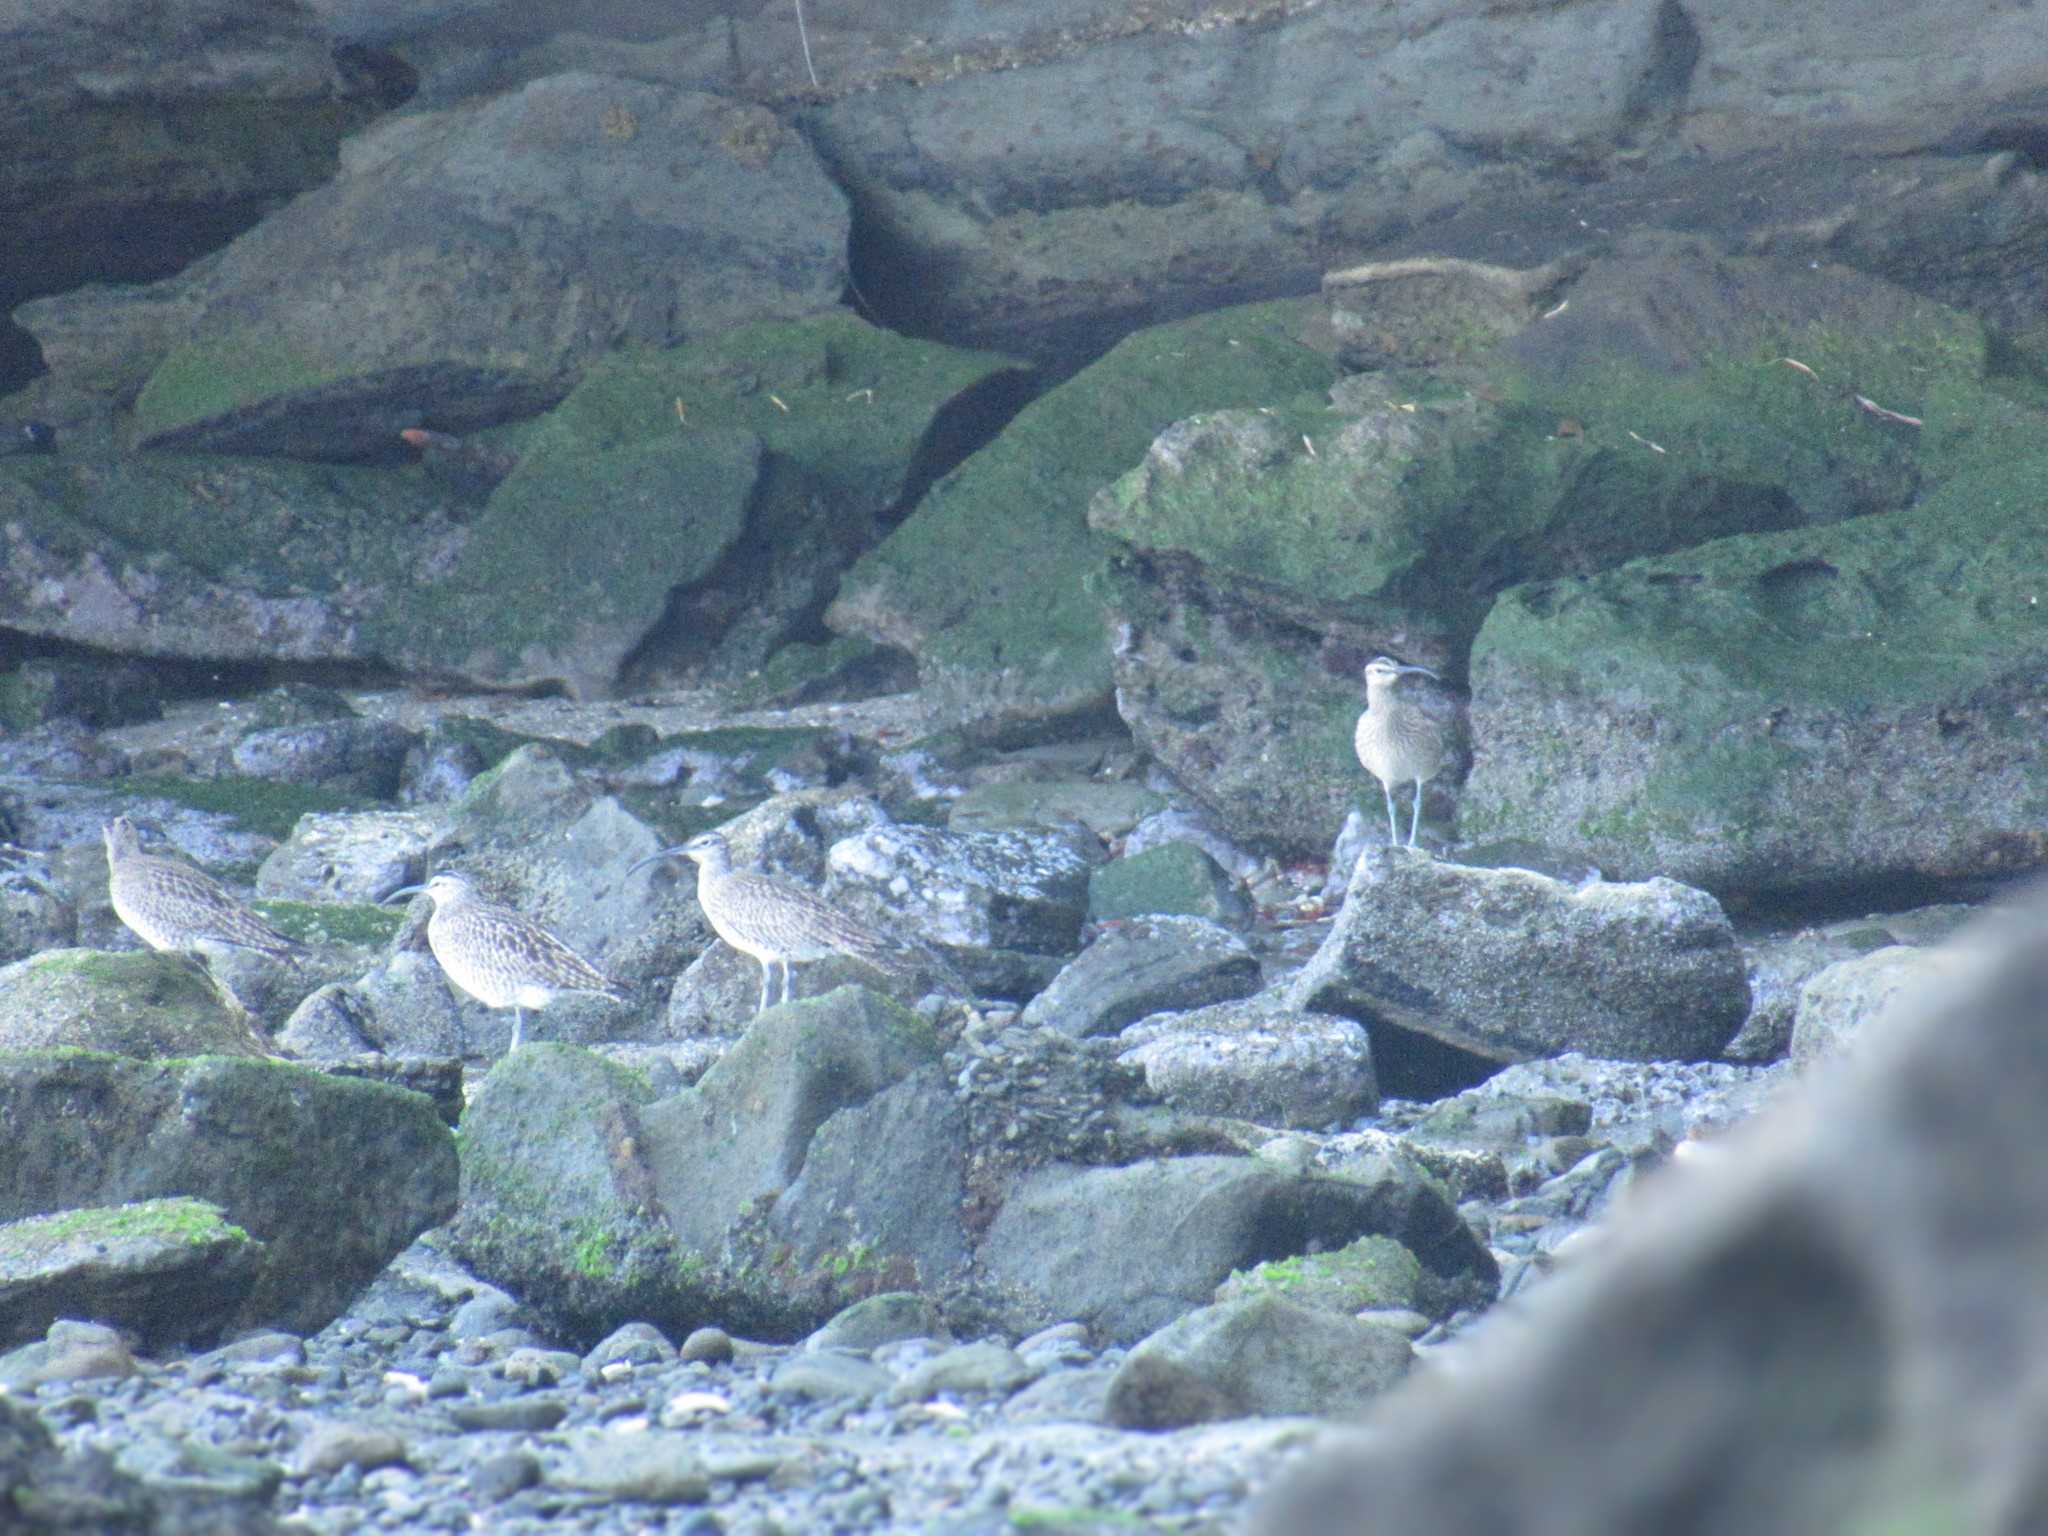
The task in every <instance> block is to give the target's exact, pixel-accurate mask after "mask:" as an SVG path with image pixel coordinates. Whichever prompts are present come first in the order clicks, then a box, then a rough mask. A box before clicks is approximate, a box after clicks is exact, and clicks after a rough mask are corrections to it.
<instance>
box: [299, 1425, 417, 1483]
mask: <svg viewBox="0 0 2048 1536" xmlns="http://www.w3.org/2000/svg"><path fill="white" fill-rule="evenodd" d="M405 1458H406V1448H405V1439H404V1437H403V1436H401V1435H399V1434H398V1433H397V1432H396V1431H395V1430H390V1429H385V1428H383V1427H382V1426H381V1425H375V1424H351V1423H348V1422H345V1421H343V1422H333V1421H330V1422H327V1423H320V1424H315V1425H314V1426H313V1427H312V1428H311V1429H310V1430H309V1431H308V1432H307V1434H306V1437H305V1438H304V1439H303V1440H301V1441H300V1442H299V1443H298V1446H297V1448H296V1449H294V1450H293V1452H292V1456H291V1471H292V1475H293V1476H294V1477H325V1476H326V1475H327V1474H329V1473H330V1472H339V1471H340V1470H341V1469H342V1468H343V1467H361V1468H362V1469H363V1470H364V1471H365V1472H369V1471H374V1470H375V1469H376V1468H378V1467H388V1466H393V1465H395V1464H398V1463H402V1462H403V1461H404V1460H405Z"/></svg>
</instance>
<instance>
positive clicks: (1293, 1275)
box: [1216, 1235, 1422, 1317]
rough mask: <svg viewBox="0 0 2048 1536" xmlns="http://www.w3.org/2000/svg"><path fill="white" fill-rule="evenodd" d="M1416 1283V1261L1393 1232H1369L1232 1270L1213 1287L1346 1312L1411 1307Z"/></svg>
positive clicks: (1231, 1294)
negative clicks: (1328, 1248)
mask: <svg viewBox="0 0 2048 1536" xmlns="http://www.w3.org/2000/svg"><path fill="white" fill-rule="evenodd" d="M1421 1284H1422V1263H1421V1261H1420V1260H1419V1259H1417V1258H1416V1257H1415V1255H1414V1254H1412V1253H1410V1252H1409V1251H1408V1250H1407V1249H1406V1248H1405V1247H1403V1246H1402V1245H1401V1244H1400V1243H1398V1242H1396V1241H1395V1240H1394V1239H1393V1238H1391V1237H1381V1236H1377V1235H1375V1236H1371V1237H1361V1238H1359V1239H1358V1240H1357V1241H1356V1242H1352V1243H1346V1244H1345V1245H1344V1246H1343V1247H1342V1248H1338V1249H1336V1250H1334V1251H1332V1252H1329V1253H1307V1254H1296V1255H1294V1256H1293V1257H1292V1258H1286V1259H1273V1260H1269V1261H1268V1262H1266V1263H1264V1264H1260V1265H1258V1266H1257V1267H1256V1268H1253V1269H1240V1270H1234V1271H1232V1273H1231V1276H1230V1278H1229V1279H1228V1280H1226V1281H1224V1282H1223V1284H1221V1285H1219V1286H1218V1287H1217V1288H1216V1299H1217V1300H1218V1301H1219V1302H1221V1301H1234V1300H1236V1299H1237V1298H1239V1297H1242V1296H1267V1295H1270V1296H1284V1297H1286V1298H1287V1299H1288V1300H1289V1301H1295V1302H1300V1303H1301V1304H1302V1305H1303V1306H1309V1307H1319V1308H1321V1309H1322V1310H1324V1311H1326V1312H1342V1313H1343V1314H1344V1315H1345V1316H1347V1317H1349V1316H1351V1315H1353V1314H1355V1313H1358V1312H1364V1311H1368V1310H1375V1311H1385V1310H1389V1309H1408V1310H1414V1309H1416V1308H1417V1307H1418V1305H1419V1301H1420V1288H1421Z"/></svg>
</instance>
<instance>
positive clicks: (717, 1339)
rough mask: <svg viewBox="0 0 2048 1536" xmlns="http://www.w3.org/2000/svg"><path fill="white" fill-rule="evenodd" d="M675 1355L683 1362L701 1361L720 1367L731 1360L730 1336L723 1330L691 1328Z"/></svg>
mask: <svg viewBox="0 0 2048 1536" xmlns="http://www.w3.org/2000/svg"><path fill="white" fill-rule="evenodd" d="M676 1355H677V1358H678V1359H681V1360H683V1361H685V1362H691V1361H697V1360H703V1361H706V1362H709V1363H711V1364H714V1365H721V1364H723V1363H724V1362H726V1361H728V1360H730V1359H731V1358H732V1335H731V1334H729V1333H727V1332H726V1331H725V1330H724V1329H723V1328H692V1329H691V1330H690V1333H689V1336H688V1337H687V1338H685V1339H684V1340H683V1347H682V1348H681V1349H679V1350H678V1351H677V1352H676Z"/></svg>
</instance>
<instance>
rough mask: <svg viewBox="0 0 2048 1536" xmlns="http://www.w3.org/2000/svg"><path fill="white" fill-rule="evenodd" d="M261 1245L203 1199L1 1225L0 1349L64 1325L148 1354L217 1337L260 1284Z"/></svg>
mask: <svg viewBox="0 0 2048 1536" xmlns="http://www.w3.org/2000/svg"><path fill="white" fill-rule="evenodd" d="M262 1252H263V1244H262V1243H260V1242H257V1241H256V1240H255V1239H253V1238H251V1237H250V1236H249V1234H248V1233H246V1232H243V1231H241V1230H240V1229H238V1228H236V1227H234V1226H231V1225H230V1224H229V1223H227V1222H226V1221H224V1220H223V1219H222V1217H221V1211H220V1208H219V1207H218V1206H215V1205H209V1204H207V1203H206V1202H204V1201H201V1200H181V1199H171V1200H144V1201H137V1202H135V1203H133V1204H130V1205H123V1206H116V1207H114V1208H112V1209H105V1208H88V1209H85V1210H71V1211H61V1212H57V1213H55V1214H52V1215H48V1216H31V1217H27V1218H25V1219H23V1220H20V1221H13V1222H8V1223H5V1224H4V1225H0V1347H5V1346H7V1345H10V1344H16V1343H19V1342H21V1341H22V1340H25V1339H30V1338H33V1337H35V1336H37V1335H39V1334H41V1333H43V1332H44V1330H46V1329H47V1328H48V1327H49V1326H50V1325H51V1324H52V1323H54V1322H55V1321H56V1320H57V1319H59V1318H63V1317H90V1318H93V1319H94V1320H95V1321H98V1322H102V1323H107V1324H111V1325H112V1326H114V1327H117V1328H123V1329H127V1330H129V1331H130V1332H132V1333H134V1334H135V1335H136V1336H137V1337H138V1338H139V1339H140V1340H141V1341H142V1346H143V1348H144V1349H146V1350H149V1351H151V1352H152V1353H154V1352H157V1351H159V1350H161V1349H162V1348H164V1347H165V1346H166V1345H168V1344H172V1343H177V1342H182V1341H186V1340H206V1339H209V1338H211V1337H213V1336H216V1335H218V1334H219V1333H220V1331H221V1330H222V1329H223V1328H224V1327H225V1326H226V1325H227V1324H228V1323H229V1322H230V1321H231V1320H233V1319H234V1318H235V1317H236V1316H237V1315H238V1314H239V1313H240V1312H241V1309H242V1304H243V1302H244V1301H245V1300H246V1299H247V1297H248V1294H249V1290H250V1288H251V1287H252V1286H253V1285H254V1284H255V1283H256V1278H257V1274H258V1271H259V1269H260V1267H261V1266H260V1260H261V1256H262Z"/></svg>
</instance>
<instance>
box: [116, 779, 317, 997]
mask: <svg viewBox="0 0 2048 1536" xmlns="http://www.w3.org/2000/svg"><path fill="white" fill-rule="evenodd" d="M101 835H102V836H103V837H104V838H105V839H106V843H107V899H108V900H109V901H111V902H112V903H113V904H114V916H116V917H118V918H120V919H121V921H122V922H123V923H125V924H127V926H128V928H129V929H130V930H131V931H132V932H133V933H134V934H135V935H136V936H137V937H138V938H140V939H141V940H142V942H143V943H145V944H147V945H148V946H149V947H150V948H151V949H162V950H171V951H174V952H176V951H193V950H196V949H197V948H198V947H199V946H200V945H201V944H228V945H233V946H234V947H235V948H238V949H253V950H255V951H256V952H257V953H258V954H264V955H268V956H270V958H271V959H273V960H282V961H284V962H285V963H286V964H288V965H297V964H298V957H299V953H300V951H301V950H302V949H303V947H304V946H303V945H301V944H300V943H299V941H298V940H296V939H293V938H289V937H287V936H286V935H284V934H282V933H279V932H278V931H277V930H276V929H275V928H273V927H271V926H270V924H268V923H266V922H265V921H264V920H263V919H262V918H260V917H258V916H257V915H256V914H255V913H254V912H251V911H250V910H249V909H248V908H247V907H245V906H243V905H242V904H241V903H240V902H239V901H237V900H235V898H234V897H233V896H231V895H230V894H229V893H228V889H227V887H226V886H224V885H222V884H221V883H220V882H219V881H218V880H216V879H214V878H213V876H211V875H209V874H204V873H202V872H201V871H199V870H196V869H194V868H193V867H192V866H191V865H189V864H181V863H179V862H178V861H177V860H176V859H166V858H161V857H159V856H157V855H156V854H153V853H144V852H143V851H142V838H141V837H140V836H139V835H138V834H137V833H136V830H135V824H134V823H133V822H131V821H130V820H129V819H128V818H127V817H126V816H116V817H115V818H114V819H113V820H112V821H110V822H108V823H107V825H106V828H105V829H104V831H103V832H102V833H101Z"/></svg>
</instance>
